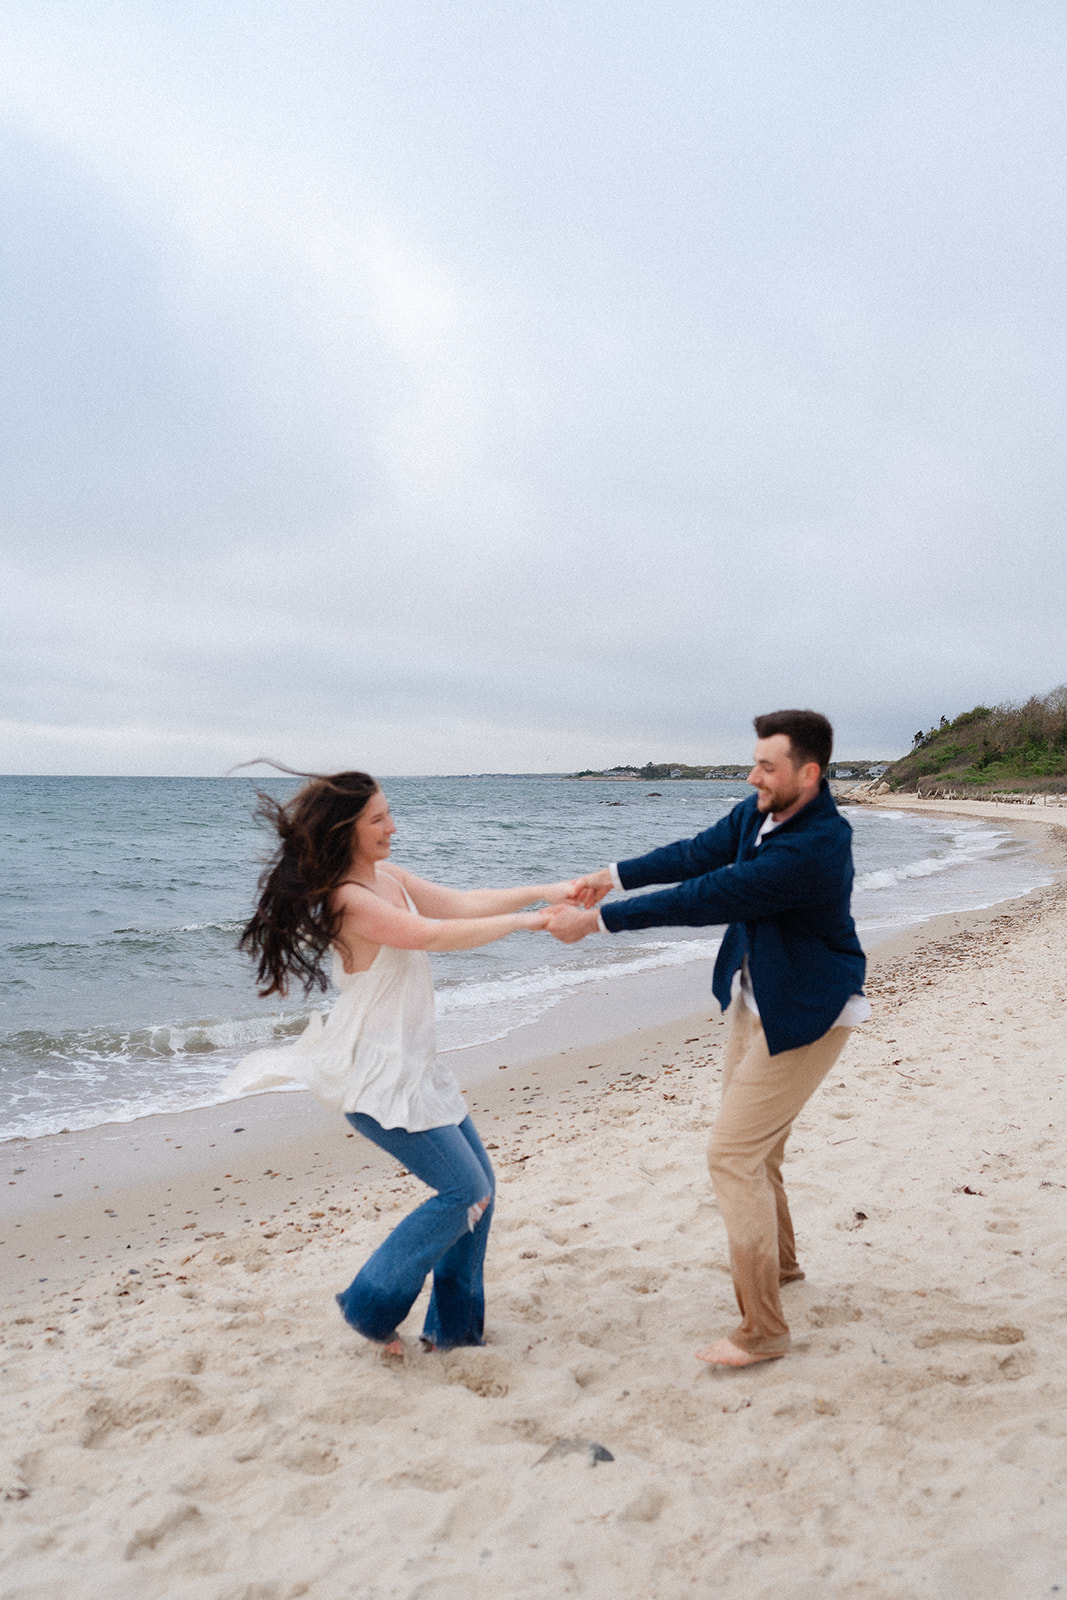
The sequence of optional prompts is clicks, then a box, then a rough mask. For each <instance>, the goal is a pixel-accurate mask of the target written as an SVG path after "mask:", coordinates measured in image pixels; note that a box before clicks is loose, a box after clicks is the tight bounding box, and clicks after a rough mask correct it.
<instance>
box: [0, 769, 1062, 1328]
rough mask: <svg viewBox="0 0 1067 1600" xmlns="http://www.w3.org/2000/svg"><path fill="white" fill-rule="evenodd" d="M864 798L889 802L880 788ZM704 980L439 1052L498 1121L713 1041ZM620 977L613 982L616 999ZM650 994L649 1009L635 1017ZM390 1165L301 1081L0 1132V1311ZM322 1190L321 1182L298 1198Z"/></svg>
mask: <svg viewBox="0 0 1067 1600" xmlns="http://www.w3.org/2000/svg"><path fill="white" fill-rule="evenodd" d="M878 804H882V805H885V806H886V808H887V809H892V805H891V804H890V803H889V802H888V801H884V800H883V801H879V802H878ZM969 804H970V805H971V806H974V805H977V804H983V802H970V803H969ZM915 809H922V810H924V811H930V812H933V811H938V812H941V813H948V814H952V812H953V810H954V808H953V807H952V806H951V805H949V804H947V803H945V802H941V803H939V804H938V805H936V806H935V805H934V804H932V803H927V802H925V801H918V802H916V803H915ZM1003 809H1004V810H1007V811H1011V810H1012V809H1013V808H1011V807H1004V808H1003ZM968 814H973V813H968ZM983 814H985V813H983ZM1007 820H1009V821H1011V822H1012V823H1013V824H1015V825H1016V826H1015V831H1018V832H1020V833H1022V834H1023V835H1024V836H1025V837H1027V838H1029V839H1031V840H1032V841H1034V842H1036V843H1038V844H1039V846H1040V851H1039V859H1041V860H1043V861H1044V862H1045V864H1046V865H1047V866H1048V867H1049V868H1050V869H1051V870H1054V871H1056V872H1057V873H1058V874H1059V875H1061V876H1063V875H1067V827H1065V826H1064V825H1063V824H1062V823H1060V822H1058V821H1057V819H1054V818H1047V819H1046V818H1040V819H1033V818H1019V817H1017V816H1011V817H1010V818H1008V819H1007ZM1058 893H1059V888H1058V885H1057V884H1055V883H1054V884H1052V885H1045V886H1039V887H1038V888H1036V889H1032V890H1030V891H1029V892H1028V893H1027V894H1025V895H1022V896H1019V897H1016V898H1015V899H1012V900H1007V901H1000V902H998V903H996V904H994V905H991V906H985V907H979V908H975V909H972V910H967V911H960V912H949V913H944V914H941V915H939V916H935V917H931V918H928V919H926V920H925V921H924V922H921V923H915V924H913V925H912V926H910V927H908V928H906V929H904V930H901V931H899V932H896V933H893V934H890V935H889V936H888V937H886V938H885V939H883V940H880V941H879V942H878V943H877V944H875V945H874V946H872V947H871V948H870V949H869V950H868V952H867V954H868V987H870V986H871V985H872V984H874V983H876V981H877V978H878V976H879V975H880V974H882V973H883V972H884V971H885V970H886V969H887V968H891V967H893V966H894V964H900V963H905V964H906V963H908V962H910V961H912V960H913V959H914V958H915V957H916V956H917V955H918V953H919V952H921V951H923V950H924V949H926V948H927V947H934V946H939V945H941V944H943V943H944V941H946V940H951V939H953V938H954V937H956V936H958V935H961V934H968V935H972V936H973V935H975V934H977V933H979V932H980V931H981V930H984V929H986V928H987V927H988V926H989V925H990V924H991V923H993V922H996V921H1000V920H1002V919H1003V918H1004V917H1005V916H1006V915H1008V916H1010V915H1012V914H1014V913H1018V912H1020V911H1025V910H1027V909H1035V908H1040V906H1041V905H1043V904H1044V903H1045V901H1046V900H1048V899H1049V898H1050V897H1053V898H1055V897H1056V895H1057V894H1058ZM710 985H711V960H710V957H709V960H708V961H707V962H704V961H699V962H697V961H694V962H690V963H687V964H686V965H685V966H682V967H679V968H667V969H662V970H658V971H653V972H648V973H634V974H629V975H628V976H627V977H626V979H625V982H623V981H622V980H618V981H617V983H616V984H615V986H614V989H615V991H616V992H614V993H613V992H611V991H612V987H613V986H612V985H611V984H610V983H606V984H605V986H604V990H603V992H602V993H601V994H600V995H599V996H598V995H597V994H596V993H595V992H594V993H593V994H588V993H586V994H582V995H579V996H573V997H566V998H565V999H564V1000H562V1001H561V1002H560V1003H559V1005H557V1006H556V1007H555V1008H553V1011H552V1012H550V1013H549V1014H548V1015H547V1016H545V1017H542V1018H539V1019H538V1020H537V1022H535V1023H533V1024H528V1025H526V1026H525V1027H523V1028H520V1029H516V1030H515V1033H514V1034H512V1035H509V1036H508V1037H507V1038H506V1039H503V1040H499V1041H494V1042H491V1043H489V1044H483V1045H473V1046H470V1047H468V1048H467V1049H464V1050H457V1051H452V1052H449V1060H450V1064H451V1065H452V1067H453V1069H454V1070H455V1071H456V1075H457V1078H458V1079H459V1081H460V1084H461V1086H462V1088H463V1092H464V1094H465V1095H466V1096H467V1099H468V1103H469V1105H470V1107H471V1111H472V1114H475V1115H476V1116H477V1117H478V1118H479V1120H487V1121H489V1122H493V1121H499V1120H501V1119H503V1120H505V1122H506V1121H508V1120H509V1118H511V1115H512V1108H513V1106H514V1101H513V1100H512V1099H511V1096H512V1095H513V1094H515V1093H516V1092H518V1093H520V1094H521V1093H522V1090H523V1086H524V1085H526V1081H527V1080H528V1079H537V1080H538V1087H539V1090H540V1092H542V1093H546V1092H550V1093H551V1094H552V1095H553V1096H555V1097H557V1098H558V1100H559V1102H560V1103H563V1101H564V1100H566V1101H579V1100H581V1099H583V1098H584V1096H586V1095H587V1096H589V1097H590V1098H593V1097H595V1095H596V1090H597V1081H596V1080H595V1079H594V1080H587V1081H583V1080H580V1079H578V1078H577V1076H576V1075H577V1074H578V1073H581V1072H586V1071H590V1070H592V1071H595V1072H597V1073H602V1072H603V1070H604V1068H603V1066H602V1063H603V1061H605V1060H610V1061H611V1062H613V1063H625V1064H628V1065H620V1066H617V1067H615V1068H613V1069H612V1070H616V1071H625V1070H636V1067H634V1065H633V1064H634V1063H635V1062H639V1061H645V1060H647V1058H648V1056H649V1054H650V1052H652V1051H654V1050H660V1051H662V1052H664V1053H668V1054H669V1053H677V1052H678V1051H679V1050H681V1049H684V1045H685V1043H686V1042H687V1041H692V1040H693V1039H698V1040H700V1041H701V1043H702V1044H705V1045H709V1046H710V1045H711V1044H713V1043H714V1042H716V1041H717V1038H718V1036H719V1035H721V1033H722V1030H723V1022H722V1018H721V1017H720V1016H719V1015H718V1006H717V1003H716V1002H715V1000H714V998H713V997H712V995H711V992H710ZM622 988H625V990H626V995H625V996H623V997H622V1004H621V1005H620V996H619V995H618V993H617V991H618V990H619V989H622ZM591 1000H592V1001H594V1004H592V1005H591V1004H590V1001H591ZM596 1002H599V1003H596ZM650 1005H651V1010H652V1020H650V1021H647V1022H644V1023H643V1024H642V1025H640V1026H635V1023H636V1022H637V1019H638V1018H639V1017H640V1016H642V1015H643V1014H647V1012H648V1009H649V1006H650ZM642 1008H644V1010H643V1009H642ZM657 1011H658V1013H659V1014H658V1015H656V1012H657ZM579 1091H584V1095H583V1094H582V1093H580V1092H579ZM483 1133H484V1130H483ZM349 1141H351V1143H349ZM392 1166H393V1164H392V1163H391V1162H390V1161H389V1159H388V1158H387V1157H386V1156H384V1155H383V1154H381V1152H379V1151H377V1150H375V1149H374V1147H373V1146H370V1145H368V1144H367V1143H366V1142H365V1141H364V1140H362V1139H359V1138H358V1137H357V1136H356V1135H355V1134H354V1133H353V1132H352V1131H351V1130H350V1128H349V1127H348V1125H347V1123H346V1122H345V1121H344V1119H343V1118H342V1117H339V1116H338V1115H337V1114H336V1113H334V1112H331V1111H328V1110H326V1108H325V1107H323V1106H322V1105H320V1104H319V1102H318V1101H316V1100H315V1099H314V1097H313V1096H312V1095H310V1094H308V1093H306V1092H304V1091H299V1090H296V1091H282V1092H278V1091H274V1092H268V1093H265V1094H260V1095H250V1096H248V1097H247V1098H242V1099H238V1100H231V1101H225V1102H222V1103H220V1104H216V1105H212V1106H207V1107H200V1108H195V1109H192V1110H187V1111H177V1112H175V1111H169V1112H160V1113H156V1114H152V1115H149V1116H144V1117H139V1118H137V1119H135V1120H133V1121H131V1122H123V1123H103V1124H98V1125H96V1126H94V1127H92V1128H88V1129H82V1130H75V1131H74V1132H71V1133H66V1134H63V1133H60V1134H48V1135H42V1136H39V1137H36V1138H25V1137H16V1138H12V1139H9V1140H6V1141H4V1142H3V1144H0V1183H2V1185H3V1190H4V1192H5V1195H6V1201H5V1205H4V1208H3V1217H2V1220H0V1235H2V1238H0V1247H2V1248H3V1249H4V1252H5V1260H6V1262H7V1270H6V1271H5V1286H4V1291H3V1292H2V1294H0V1311H2V1310H3V1309H5V1308H6V1309H10V1308H11V1307H12V1306H13V1305H14V1304H15V1301H16V1299H21V1298H23V1297H29V1296H31V1295H32V1294H33V1293H34V1292H35V1291H36V1290H37V1289H38V1288H40V1289H41V1291H42V1292H45V1293H49V1292H52V1291H54V1290H55V1289H56V1288H57V1287H59V1286H61V1285H64V1284H69V1283H71V1282H72V1281H73V1280H74V1279H76V1278H78V1277H79V1276H84V1275H85V1274H86V1273H90V1272H92V1271H94V1270H103V1269H104V1268H105V1267H106V1266H107V1264H109V1263H114V1262H116V1261H118V1260H121V1259H124V1258H125V1257H126V1256H127V1254H130V1256H131V1259H132V1258H133V1255H136V1254H140V1255H144V1254H146V1253H150V1252H153V1251H156V1250H161V1249H167V1248H171V1247H173V1245H174V1244H175V1236H176V1235H177V1234H179V1233H181V1232H192V1233H193V1234H194V1242H195V1235H196V1234H197V1233H199V1232H201V1231H202V1230H203V1229H204V1228H210V1232H211V1235H212V1236H217V1235H218V1233H219V1228H220V1227H222V1232H223V1233H225V1227H224V1226H222V1225H223V1224H226V1225H227V1226H233V1225H235V1224H236V1223H237V1221H238V1217H237V1213H238V1212H239V1211H242V1210H243V1211H245V1212H246V1214H250V1213H251V1212H253V1211H262V1210H263V1209H264V1208H269V1207H270V1206H271V1205H273V1204H275V1203H276V1200H277V1195H278V1193H279V1174H280V1173H282V1169H284V1174H283V1177H282V1187H285V1186H286V1185H288V1184H293V1185H294V1189H293V1191H291V1192H299V1191H301V1190H302V1189H303V1188H304V1187H305V1186H307V1185H311V1186H312V1187H316V1186H318V1187H320V1188H322V1187H323V1186H329V1185H332V1184H334V1183H336V1182H340V1181H342V1180H341V1179H340V1178H339V1176H338V1174H339V1173H341V1172H343V1173H344V1175H345V1176H344V1180H343V1181H345V1182H349V1183H354V1184H355V1185H357V1186H358V1185H366V1184H373V1183H377V1182H380V1181H383V1178H384V1176H385V1175H387V1174H388V1173H389V1171H390V1170H391V1169H392ZM238 1184H240V1185H241V1186H242V1188H241V1193H240V1196H239V1197H238V1196H237V1195H236V1186H237V1185H238ZM231 1199H232V1200H233V1201H234V1204H233V1205H232V1206H231V1205H230V1204H229V1201H230V1200H231ZM321 1200H322V1196H321V1194H320V1195H319V1197H318V1199H317V1200H316V1201H314V1202H308V1203H309V1206H311V1205H313V1204H314V1205H318V1204H319V1203H320V1202H321ZM189 1218H193V1219H194V1220H193V1221H192V1222H190V1221H189V1220H188V1219H189ZM179 1219H180V1220H179ZM45 1285H48V1288H47V1289H46V1288H45Z"/></svg>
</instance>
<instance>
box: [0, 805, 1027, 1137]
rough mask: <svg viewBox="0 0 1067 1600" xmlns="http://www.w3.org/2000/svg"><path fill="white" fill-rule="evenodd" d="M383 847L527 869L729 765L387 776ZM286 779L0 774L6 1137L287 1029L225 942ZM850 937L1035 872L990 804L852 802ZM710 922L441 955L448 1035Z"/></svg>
mask: <svg viewBox="0 0 1067 1600" xmlns="http://www.w3.org/2000/svg"><path fill="white" fill-rule="evenodd" d="M383 782H384V787H385V788H386V791H387V793H388V795H389V797H390V800H391V802H392V806H393V813H394V816H395V817H396V820H397V823H398V824H399V832H398V834H397V837H396V840H395V842H394V846H393V853H394V856H395V858H396V859H397V860H398V861H400V862H402V863H403V864H404V865H405V866H408V867H411V868H412V869H413V870H414V871H415V872H418V873H421V874H422V875H424V876H427V877H433V878H437V879H439V880H440V881H442V882H445V883H450V884H454V885H456V886H457V887H470V886H474V885H478V884H487V883H497V884H505V883H522V882H539V881H544V880H546V879H550V878H557V877H560V876H565V875H568V874H570V873H573V872H580V871H584V870H587V869H589V868H591V867H595V866H599V865H601V864H603V862H605V861H609V860H616V859H622V858H625V857H627V856H631V855H636V854H639V853H641V852H642V851H644V850H647V849H650V848H651V847H653V846H654V845H657V844H663V843H666V842H667V841H669V840H671V839H677V838H683V837H686V836H687V835H690V834H693V833H696V832H698V831H699V830H700V829H701V828H704V827H707V826H709V825H710V823H712V822H713V821H715V820H716V819H717V818H718V817H720V816H722V815H724V814H725V812H726V811H727V810H729V808H730V807H731V806H732V805H734V804H735V803H736V801H737V800H738V799H739V798H741V797H742V796H743V795H745V794H746V793H747V792H748V791H747V788H746V786H745V785H744V784H731V783H717V782H712V781H705V782H698V781H693V782H686V781H675V782H673V783H666V784H663V785H661V786H660V787H659V791H658V793H657V792H656V786H655V785H654V784H647V785H646V784H642V783H626V784H617V783H607V782H604V783H601V782H591V783H578V782H563V781H560V780H557V779H551V778H534V779H518V778H395V779H392V780H389V779H386V780H383ZM257 785H258V786H261V787H263V788H266V789H269V790H270V791H271V792H272V793H276V794H284V793H287V792H289V790H290V789H291V787H292V781H291V780H288V779H287V780H281V779H277V778H272V779H269V780H265V781H262V782H260V780H256V779H251V778H247V777H240V778H232V779H212V778H189V779H179V778H20V777H0V865H2V873H3V892H2V899H0V963H2V964H0V1138H11V1137H14V1136H23V1137H35V1136H38V1135H41V1134H47V1133H55V1132H58V1131H60V1130H62V1129H64V1128H69V1129H74V1128H84V1127H90V1126H94V1125H96V1124H98V1123H101V1122H107V1121H125V1120H130V1119H132V1118H134V1117H137V1116H143V1115H145V1114H147V1113H149V1112H153V1111H164V1110H177V1109H182V1108H186V1107H191V1106H197V1105H207V1104H212V1103H216V1102H217V1101H219V1100H220V1099H221V1098H222V1096H221V1095H220V1092H219V1083H220V1080H221V1079H222V1077H223V1076H224V1074H225V1073H226V1072H227V1070H228V1069H229V1068H230V1066H232V1065H233V1063H234V1062H236V1061H238V1060H239V1059H240V1058H241V1056H242V1055H244V1054H246V1053H247V1052H248V1051H249V1050H251V1049H254V1048H257V1047H258V1046H260V1045H263V1044H267V1043H269V1042H270V1041H271V1040H281V1039H284V1038H286V1037H290V1036H292V1035H293V1034H295V1033H297V1032H299V1031H300V1029H301V1028H302V1027H303V1025H304V1023H305V1021H306V1018H307V1015H308V1012H309V1009H310V1007H311V1006H323V1005H328V1003H329V1001H328V997H323V996H315V997H313V999H312V1000H311V1002H308V1001H306V1000H305V999H304V997H303V996H302V994H300V993H297V994H295V995H292V996H290V997H289V999H288V1000H287V1001H285V1002H284V1003H279V1002H278V1001H277V999H276V998H275V999H272V1000H269V1001H265V1000H261V999H259V998H258V996H257V995H256V992H255V986H254V984H253V981H252V972H251V964H250V963H249V962H248V961H247V960H246V959H245V958H244V957H242V956H240V955H239V954H238V952H237V949H236V942H237V938H238V935H239V933H240V930H241V927H242V925H243V921H244V919H245V918H246V917H247V915H248V914H249V911H250V909H251V904H252V900H253V896H254V892H255V884H256V879H257V876H258V873H259V871H260V867H261V864H262V861H263V859H264V856H265V854H266V853H267V852H268V851H269V849H270V841H269V839H268V838H267V837H266V836H265V835H264V834H263V833H262V832H261V831H260V830H259V829H258V827H257V826H256V825H255V823H254V821H253V817H252V810H253V806H254V800H255V795H254V791H255V789H256V787H257ZM846 814H847V815H848V817H849V820H850V821H851V823H852V826H853V829H854V833H855V859H856V874H857V876H856V893H855V898H854V902H853V909H854V912H855V915H856V920H857V924H858V926H859V929H860V934H861V938H864V939H865V942H866V943H871V942H875V941H876V940H877V939H878V938H879V937H885V936H887V935H888V934H889V933H891V932H893V931H895V930H897V929H900V928H903V927H906V926H908V925H909V924H912V923H916V922H921V921H923V920H924V919H925V918H928V917H931V916H936V915H938V914H940V913H942V912H946V911H952V910H963V909H968V908H972V907H976V906H985V905H992V904H996V903H998V902H1000V901H1003V900H1007V899H1011V898H1013V897H1014V896H1016V895H1019V894H1023V893H1025V892H1026V891H1027V890H1029V889H1031V888H1034V887H1036V886H1037V885H1039V884H1042V883H1047V882H1050V881H1051V878H1050V874H1049V873H1048V872H1047V871H1046V870H1045V869H1044V868H1043V867H1042V866H1041V864H1040V863H1039V862H1038V861H1037V860H1036V858H1035V854H1034V851H1033V849H1032V848H1031V847H1029V846H1028V845H1026V844H1025V843H1023V842H1021V841H1019V840H1018V839H1016V838H1015V837H1014V836H1013V835H1012V834H1011V833H1010V832H1009V831H1008V830H1007V829H1006V828H1003V827H999V826H998V825H996V824H993V823H988V822H978V821H972V820H969V819H968V820H954V819H945V818H935V817H916V816H914V815H910V814H905V813H897V812H892V811H877V812H876V811H865V810H861V809H859V808H856V809H853V810H850V811H848V812H847V813H846ZM718 943H719V930H716V929H706V930H705V929H690V928H678V929H669V928H665V929H655V930H651V931H649V932H642V933H632V934H621V935H616V936H613V937H612V938H610V939H606V938H594V939H589V940H587V941H585V943H583V944H580V945H577V946H569V947H565V946H562V945H560V944H558V943H556V941H554V940H551V939H549V938H548V937H546V936H545V935H543V934H525V933H524V934H518V935H514V936H512V937H511V938H509V939H506V940H502V941H500V942H499V943H497V944H494V945H490V946H488V947H486V948H485V949H483V950H471V951H464V952H460V953H457V954H453V955H447V956H435V957H434V958H433V961H434V966H435V982H436V986H437V1008H438V1023H439V1037H440V1044H441V1048H442V1049H443V1050H455V1049H460V1048H462V1047H464V1046H467V1045H473V1044H480V1043H486V1042H489V1041H492V1040H504V1039H506V1038H507V1037H508V1035H509V1034H510V1033H512V1032H513V1031H514V1030H515V1029H516V1028H518V1027H520V1026H521V1025H523V1024H525V1023H529V1022H532V1021H535V1020H536V1019H537V1018H538V1017H539V1016H541V1015H543V1014H544V1013H545V1012H546V1011H547V1010H548V1009H549V1008H551V1007H552V1006H554V1005H555V1004H556V1003H557V1002H558V1001H559V1000H560V999H561V998H562V997H563V996H565V995H575V994H577V995H580V994H581V992H582V990H583V988H586V987H593V986H596V987H599V988H601V989H602V988H603V984H604V981H605V980H606V979H607V980H611V979H614V978H618V979H622V978H625V976H626V975H627V974H628V973H632V972H636V971H648V970H651V969H655V968H662V967H667V966H672V965H677V964H680V963H688V962H702V963H705V964H707V971H708V980H709V983H710V970H711V967H710V963H711V960H712V958H713V957H714V954H715V951H716V950H717V948H718Z"/></svg>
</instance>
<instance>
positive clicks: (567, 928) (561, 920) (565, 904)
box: [544, 867, 612, 944]
mask: <svg viewBox="0 0 1067 1600" xmlns="http://www.w3.org/2000/svg"><path fill="white" fill-rule="evenodd" d="M611 888H612V880H611V873H610V871H609V870H608V868H607V867H601V868H600V870H599V871H598V872H587V873H585V875H584V876H583V877H581V878H575V879H574V880H573V881H572V883H571V886H570V890H569V892H568V894H567V895H566V897H565V898H564V899H562V900H559V901H557V902H556V903H555V904H554V905H550V906H549V907H548V908H547V910H546V912H545V924H544V926H545V929H546V930H547V932H549V933H550V934H552V936H553V938H555V939H558V940H559V941H560V943H561V944H577V943H578V940H579V939H584V938H585V936H586V934H588V933H592V932H593V931H594V930H595V929H596V928H597V926H598V924H599V918H598V916H597V913H596V907H597V906H598V905H599V903H600V901H601V900H603V898H604V896H605V895H606V894H609V893H610V892H611Z"/></svg>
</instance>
